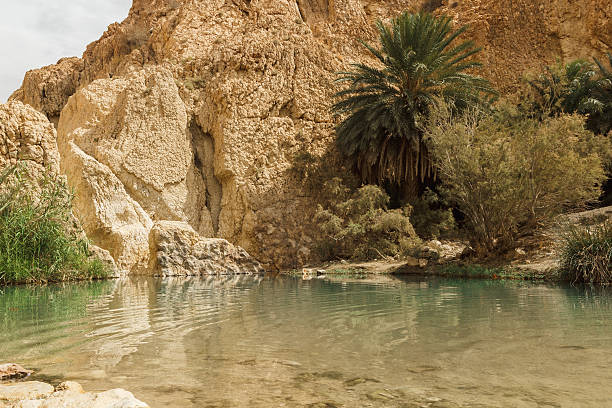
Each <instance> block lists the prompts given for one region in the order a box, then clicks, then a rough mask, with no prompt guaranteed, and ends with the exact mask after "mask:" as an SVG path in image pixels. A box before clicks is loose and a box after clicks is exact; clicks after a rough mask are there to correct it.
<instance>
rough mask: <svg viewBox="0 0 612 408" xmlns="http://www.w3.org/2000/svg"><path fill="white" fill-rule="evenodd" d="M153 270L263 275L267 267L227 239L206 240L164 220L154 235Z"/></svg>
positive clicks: (186, 226) (167, 273) (182, 225)
mask: <svg viewBox="0 0 612 408" xmlns="http://www.w3.org/2000/svg"><path fill="white" fill-rule="evenodd" d="M150 250H151V261H150V270H152V271H154V273H155V274H157V275H161V276H177V275H238V274H262V273H263V272H264V270H263V268H262V267H261V265H260V264H259V262H257V261H256V260H254V259H253V258H251V256H249V254H248V253H247V252H246V251H245V250H244V249H242V248H240V247H235V246H234V245H232V244H230V243H229V242H227V241H226V240H224V239H219V238H203V237H201V236H200V235H198V234H197V233H196V232H195V231H194V230H193V229H192V228H191V227H190V226H189V224H186V223H183V222H176V221H162V222H158V223H156V224H155V225H154V227H153V229H152V230H151V236H150Z"/></svg>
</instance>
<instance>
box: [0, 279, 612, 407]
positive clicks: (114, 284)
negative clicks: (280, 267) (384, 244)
mask: <svg viewBox="0 0 612 408" xmlns="http://www.w3.org/2000/svg"><path fill="white" fill-rule="evenodd" d="M611 299H612V293H611V292H610V290H608V289H601V288H573V287H563V286H552V285H539V284H532V283H526V282H504V281H495V282H492V281H463V280H452V279H430V280H419V279H406V280H399V279H387V280H386V281H382V282H377V283H368V282H332V281H326V280H312V281H301V280H298V279H289V278H276V279H272V278H262V277H248V276H239V277H227V278H221V279H217V278H207V277H194V278H187V279H183V278H171V279H164V280H156V279H127V280H121V281H111V282H94V283H88V284H79V285H65V286H49V287H43V288H24V287H19V288H7V289H4V290H3V292H2V294H1V295H0V311H2V312H3V316H2V320H1V323H0V324H1V325H2V327H1V328H2V332H1V333H0V361H2V360H11V361H18V362H20V363H23V364H24V365H28V366H31V367H39V368H40V370H41V374H40V375H43V376H46V377H47V378H55V379H57V380H58V381H59V380H61V379H62V378H70V379H75V380H77V381H81V382H83V383H84V385H85V386H87V387H89V388H91V389H107V388H109V387H125V388H128V389H130V390H132V391H134V393H135V394H136V395H137V397H139V398H141V399H143V400H145V401H147V402H149V403H150V404H151V406H153V407H155V406H166V405H167V404H170V405H171V406H176V407H202V406H230V407H234V406H235V407H242V406H253V407H268V406H308V404H324V403H328V404H332V405H333V404H337V405H340V404H341V405H342V406H346V407H351V406H354V407H362V406H410V405H405V404H411V403H418V404H430V405H431V404H434V403H437V404H439V406H442V405H440V404H446V405H444V406H478V404H480V405H481V406H517V407H522V406H524V407H532V406H572V407H573V406H606V405H612V398H611V397H610V392H609V390H610V389H609V384H611V383H612V368H611V367H612V353H611V352H612V327H611V326H610V325H609V321H610V318H611V317H612V302H611V301H610V300H611ZM438 399H440V400H442V401H438ZM436 401H437V402H436ZM403 404H404V405H403ZM434 405H435V404H434ZM313 406H316V405H313ZM319 406H324V405H319ZM328 406H329V405H328ZM417 406H418V405H417Z"/></svg>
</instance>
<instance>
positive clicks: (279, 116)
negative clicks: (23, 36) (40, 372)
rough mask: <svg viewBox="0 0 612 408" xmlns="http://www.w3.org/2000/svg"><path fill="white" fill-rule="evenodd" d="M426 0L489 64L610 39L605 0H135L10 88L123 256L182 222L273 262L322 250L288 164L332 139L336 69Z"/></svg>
mask: <svg viewBox="0 0 612 408" xmlns="http://www.w3.org/2000/svg"><path fill="white" fill-rule="evenodd" d="M422 6H426V7H427V8H428V9H431V10H434V11H435V12H436V13H448V14H450V15H452V16H453V18H454V19H455V20H456V21H457V22H459V23H462V24H463V23H469V24H470V26H471V28H470V30H469V35H470V36H472V37H473V38H474V39H475V40H476V41H477V42H478V43H479V44H480V45H482V46H483V48H484V52H483V54H482V58H481V59H482V60H483V62H484V75H485V76H487V77H489V78H490V79H491V80H492V81H493V82H494V83H495V84H496V85H497V86H498V87H499V88H500V89H501V90H503V91H507V92H511V91H512V90H514V89H516V87H517V84H518V83H519V81H520V78H521V76H522V75H523V73H524V72H526V71H529V70H532V69H540V68H541V67H542V66H543V65H545V64H549V63H552V62H554V61H555V58H556V57H557V56H562V57H564V58H574V57H590V56H601V55H602V54H603V52H605V51H606V50H610V44H611V37H610V36H611V34H610V33H611V32H612V30H611V29H610V28H611V26H610V24H612V23H611V21H612V20H611V17H612V12H611V7H612V6H611V5H610V2H606V1H596V0H579V1H577V2H569V1H567V0H553V1H543V0H534V1H528V0H512V1H510V0H502V1H491V0H478V1H469V2H468V1H453V0H450V2H449V1H446V0H445V1H431V0H427V1H416V0H385V1H373V0H206V1H204V0H154V1H144V0H134V4H133V6H132V9H131V11H130V14H129V16H128V18H127V19H126V20H125V21H123V22H122V23H115V24H112V25H111V26H109V28H108V30H107V32H106V33H105V34H104V35H103V36H102V37H101V38H100V39H99V40H97V41H95V42H93V43H92V44H90V45H89V46H88V47H87V49H86V51H85V53H84V54H83V56H82V57H81V58H69V59H63V60H61V61H59V62H58V64H56V65H54V66H50V67H45V68H41V69H39V70H34V71H30V72H28V73H27V74H26V77H25V79H24V83H23V85H22V87H21V88H20V89H19V90H18V91H16V92H15V94H14V95H13V97H12V99H15V100H20V101H22V102H25V103H27V104H30V105H31V106H33V107H34V108H36V109H37V110H39V111H40V112H42V113H44V114H45V115H46V116H47V117H48V118H49V119H50V120H52V121H53V122H54V123H55V124H56V126H57V132H58V133H57V137H58V146H59V152H60V154H61V163H62V166H61V167H62V171H63V172H64V173H65V174H66V175H67V177H68V180H69V182H70V183H71V185H72V186H74V187H75V188H76V189H77V193H78V197H77V205H76V212H77V214H78V216H79V218H81V220H82V222H83V224H84V226H85V230H86V231H87V233H88V234H89V236H90V238H92V239H93V240H94V241H95V243H97V244H98V245H100V246H102V247H103V248H106V249H108V250H109V251H110V252H111V254H112V255H113V256H114V257H115V259H116V260H118V263H119V264H120V266H121V268H123V269H125V270H129V271H135V270H138V269H141V268H143V267H144V266H146V260H147V256H148V249H147V248H148V241H147V237H148V234H149V232H150V230H151V228H152V226H153V224H154V223H156V222H162V221H173V222H184V223H187V224H188V225H189V226H190V227H191V228H193V229H194V230H195V231H196V232H197V233H199V234H200V235H202V236H204V237H210V238H212V237H218V238H225V239H227V240H229V241H230V242H232V243H234V244H238V245H240V246H242V247H244V248H245V249H246V250H247V251H249V253H251V254H253V255H255V256H256V257H257V258H258V259H259V260H260V261H262V262H263V263H264V264H265V265H266V266H267V267H268V268H272V269H273V268H287V267H295V266H298V265H299V264H302V263H304V262H307V261H309V260H310V259H311V258H312V253H311V249H312V243H313V241H314V240H315V239H316V236H315V235H314V233H313V229H312V225H311V220H312V215H313V213H314V211H315V206H314V200H313V197H311V196H310V192H308V191H307V190H305V189H304V188H303V185H302V180H300V179H298V178H296V176H295V174H294V173H293V172H292V171H291V168H292V166H293V164H294V158H295V156H296V155H297V154H298V153H299V152H308V153H310V154H312V155H314V156H321V155H323V154H324V153H325V152H326V151H328V150H329V149H333V138H334V127H335V124H336V120H337V119H336V118H334V117H333V116H332V114H331V113H330V106H331V104H332V103H333V94H334V92H335V91H336V90H337V85H336V84H335V83H334V79H335V78H336V74H335V73H336V72H338V71H341V70H345V69H347V68H349V67H350V64H351V63H354V62H358V61H359V62H361V61H366V62H367V61H369V60H368V58H369V56H367V54H366V53H365V52H364V48H363V47H362V46H361V45H360V43H359V40H360V39H365V40H370V41H372V40H375V38H376V30H375V29H374V27H373V22H374V21H376V20H377V19H383V20H385V19H388V18H391V17H395V16H396V15H397V14H399V13H400V12H402V11H404V10H411V11H416V10H418V9H419V8H421V7H422Z"/></svg>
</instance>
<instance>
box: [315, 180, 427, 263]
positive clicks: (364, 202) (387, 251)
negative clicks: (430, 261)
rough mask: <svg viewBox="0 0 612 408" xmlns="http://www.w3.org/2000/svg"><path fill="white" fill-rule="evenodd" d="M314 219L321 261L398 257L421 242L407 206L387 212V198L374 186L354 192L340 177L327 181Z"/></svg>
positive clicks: (364, 187) (367, 186)
mask: <svg viewBox="0 0 612 408" xmlns="http://www.w3.org/2000/svg"><path fill="white" fill-rule="evenodd" d="M322 195H323V196H324V197H325V199H324V202H325V205H319V209H318V211H317V213H316V216H315V221H316V222H317V223H318V226H319V230H320V233H321V236H322V239H321V240H320V241H319V243H318V248H319V252H320V255H321V257H322V258H323V259H337V258H342V259H347V258H350V259H359V260H369V259H377V258H384V257H397V256H399V255H401V254H405V253H408V252H409V251H411V250H412V249H413V248H414V247H415V246H417V245H418V244H419V243H420V240H419V239H418V237H417V235H416V233H415V232H414V229H413V228H412V225H411V224H410V218H409V215H410V207H406V208H404V209H397V210H389V209H388V208H387V206H388V204H389V196H388V195H387V194H386V193H385V192H384V191H383V190H382V189H381V188H380V187H377V186H372V185H366V186H363V187H361V188H359V189H357V190H356V191H354V192H351V190H350V189H349V188H348V187H346V186H345V185H344V184H342V180H341V179H339V178H333V179H331V180H329V181H327V182H326V183H325V184H324V186H323V191H322Z"/></svg>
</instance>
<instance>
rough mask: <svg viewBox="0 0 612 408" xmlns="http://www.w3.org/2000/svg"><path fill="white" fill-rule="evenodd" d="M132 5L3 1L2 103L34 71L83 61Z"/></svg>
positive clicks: (123, 0) (95, 0)
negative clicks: (67, 60) (64, 61)
mask: <svg viewBox="0 0 612 408" xmlns="http://www.w3.org/2000/svg"><path fill="white" fill-rule="evenodd" d="M131 5H132V0H0V38H1V39H2V40H1V41H0V78H2V79H1V80H0V103H4V102H6V100H7V99H8V97H9V96H10V95H11V94H12V93H13V91H15V90H16V89H18V88H19V87H20V86H21V82H22V80H23V76H24V75H25V73H26V71H28V70H30V69H35V68H40V67H43V66H45V65H50V64H55V63H56V62H57V60H59V59H60V58H63V57H73V56H78V57H80V56H81V55H82V54H83V51H85V47H87V44H89V43H91V42H93V41H95V40H97V39H98V38H100V36H101V35H102V33H104V31H106V28H107V27H108V26H109V25H110V24H112V23H114V22H115V21H122V20H123V19H124V18H125V17H127V14H128V11H129V10H130V6H131Z"/></svg>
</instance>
